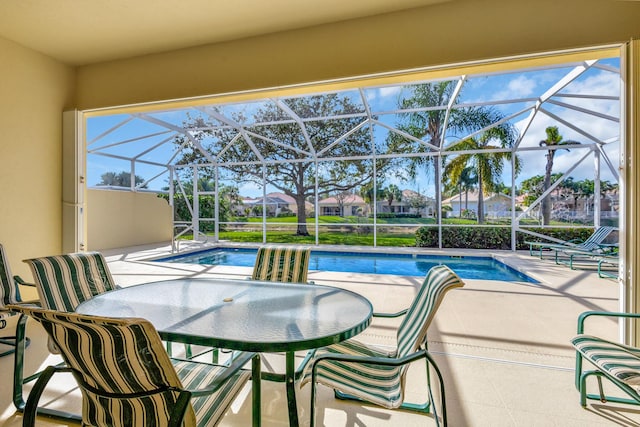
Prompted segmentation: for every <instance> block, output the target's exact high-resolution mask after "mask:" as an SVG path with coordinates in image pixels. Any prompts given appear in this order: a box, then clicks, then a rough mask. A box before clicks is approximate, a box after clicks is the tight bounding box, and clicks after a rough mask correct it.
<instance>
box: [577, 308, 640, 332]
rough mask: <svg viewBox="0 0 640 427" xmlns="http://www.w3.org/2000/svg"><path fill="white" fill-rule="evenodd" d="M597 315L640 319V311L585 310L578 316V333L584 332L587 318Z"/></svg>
mask: <svg viewBox="0 0 640 427" xmlns="http://www.w3.org/2000/svg"><path fill="white" fill-rule="evenodd" d="M592 316H597V317H622V318H631V319H640V313H618V312H612V311H585V312H584V313H582V314H580V316H578V334H584V322H585V321H586V320H587V318H589V317H592Z"/></svg>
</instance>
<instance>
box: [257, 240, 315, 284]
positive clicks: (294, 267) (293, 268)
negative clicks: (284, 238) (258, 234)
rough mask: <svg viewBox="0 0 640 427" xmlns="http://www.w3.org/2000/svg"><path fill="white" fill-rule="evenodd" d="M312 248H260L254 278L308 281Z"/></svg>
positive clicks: (272, 280) (276, 280) (279, 280)
mask: <svg viewBox="0 0 640 427" xmlns="http://www.w3.org/2000/svg"><path fill="white" fill-rule="evenodd" d="M310 256H311V248H308V247H296V246H263V247H261V248H259V249H258V254H257V256H256V263H255V266H254V267H253V275H252V276H251V278H252V279H253V280H266V281H271V282H294V283H306V282H307V273H308V271H309V257H310Z"/></svg>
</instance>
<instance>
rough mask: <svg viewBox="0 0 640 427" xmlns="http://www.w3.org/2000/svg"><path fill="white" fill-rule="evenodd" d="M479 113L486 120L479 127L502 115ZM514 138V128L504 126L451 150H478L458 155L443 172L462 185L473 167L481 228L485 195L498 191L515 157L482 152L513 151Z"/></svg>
mask: <svg viewBox="0 0 640 427" xmlns="http://www.w3.org/2000/svg"><path fill="white" fill-rule="evenodd" d="M479 110H482V114H478V115H477V116H476V117H481V116H484V117H483V119H482V120H480V121H478V122H476V124H477V125H478V126H482V125H484V124H485V123H487V124H491V123H497V122H499V120H500V114H499V113H498V112H497V111H495V110H492V109H479ZM478 113H480V112H478ZM484 127H486V126H482V127H481V128H484ZM515 135H516V134H515V130H514V129H513V127H512V126H511V125H509V124H507V123H502V124H499V125H497V126H494V127H492V128H489V129H487V130H486V131H485V132H483V133H481V134H479V135H477V136H474V137H470V138H466V139H464V140H462V141H460V142H459V143H457V144H455V145H454V146H452V147H450V149H451V150H453V149H455V150H460V151H470V150H479V151H478V152H475V153H463V154H459V155H456V156H455V157H454V158H453V159H452V160H451V161H449V163H447V165H446V166H445V170H444V174H445V176H446V177H447V179H449V180H451V181H460V179H461V176H462V174H463V173H464V172H463V171H464V170H465V169H466V168H469V167H471V168H473V169H474V170H475V172H476V176H477V180H478V210H477V215H478V224H483V223H484V193H485V191H486V192H495V191H497V189H498V188H499V183H500V180H501V176H502V171H503V169H504V163H505V162H507V161H511V157H512V155H513V154H512V152H511V151H506V152H503V151H498V152H494V151H491V152H482V151H483V150H484V151H487V150H493V149H500V148H508V147H511V146H512V145H513V143H514V141H515ZM496 142H497V143H499V145H495V143H496ZM515 160H516V161H515V165H516V171H515V173H516V174H517V173H519V171H520V162H519V160H518V158H517V157H516V159H515Z"/></svg>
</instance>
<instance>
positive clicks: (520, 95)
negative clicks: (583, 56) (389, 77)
mask: <svg viewBox="0 0 640 427" xmlns="http://www.w3.org/2000/svg"><path fill="white" fill-rule="evenodd" d="M599 64H603V65H604V66H606V67H611V68H612V69H618V68H619V60H618V59H617V58H615V59H606V60H600V61H599ZM573 68H574V66H573V65H572V66H565V67H557V68H552V69H543V70H522V71H517V72H512V73H508V74H496V75H483V76H473V75H471V76H465V84H464V87H463V90H462V91H461V93H460V96H459V98H458V101H457V103H463V104H465V103H479V102H499V101H505V100H508V99H509V100H519V101H518V102H515V101H513V102H509V103H505V102H503V103H500V104H497V105H495V106H494V107H495V108H496V109H498V110H499V111H500V112H501V113H502V114H503V115H505V116H510V115H514V114H516V113H517V112H519V111H522V110H523V109H524V108H526V107H527V106H532V105H534V104H535V102H536V101H535V100H536V99H538V98H539V97H541V96H542V95H543V94H544V93H545V92H546V91H548V90H549V89H550V88H551V87H553V86H554V85H556V84H557V83H558V81H560V80H561V79H562V77H563V76H565V75H567V74H568V73H569V72H571V70H572V69H573ZM455 77H457V76H455ZM620 90H621V88H620V76H619V74H618V73H616V72H611V71H609V70H603V69H596V68H592V69H590V70H588V71H586V72H585V73H584V74H582V75H581V76H580V77H579V78H577V79H576V80H575V81H573V82H571V83H569V84H568V85H567V86H566V87H564V88H562V89H561V91H560V93H562V94H565V95H574V96H571V97H556V98H553V99H554V101H557V102H559V103H560V104H549V103H545V104H543V108H544V109H545V110H547V111H548V112H549V113H550V115H547V114H545V113H543V112H538V113H537V114H536V116H535V118H534V120H533V121H531V122H530V123H529V121H528V117H529V111H527V112H524V113H522V114H520V115H517V116H515V117H513V118H512V119H511V120H510V122H511V123H512V124H513V125H514V126H515V127H516V128H517V129H518V130H519V131H520V132H522V131H523V130H524V129H526V130H527V131H526V133H525V134H524V136H523V137H522V141H521V143H520V147H537V146H538V144H539V142H540V140H542V139H544V138H545V129H546V127H547V126H553V125H555V126H558V127H559V128H560V132H561V134H562V136H563V138H564V139H565V140H574V141H577V142H581V143H591V142H593V141H592V139H591V137H594V138H595V139H597V140H599V141H603V142H607V144H605V145H604V151H605V152H606V153H607V155H608V156H609V158H610V159H611V161H612V162H613V164H614V167H616V168H617V165H618V162H619V150H620V143H619V139H618V138H619V135H620V124H619V123H618V122H616V121H615V120H611V118H617V117H619V116H620V101H617V100H597V99H595V100H594V99H588V98H585V97H584V96H585V95H591V96H593V95H597V96H601V95H606V96H619V95H620ZM364 92H365V94H366V98H367V101H368V103H369V106H370V107H371V109H372V110H373V111H374V112H379V113H381V114H380V117H381V119H380V120H381V121H384V122H385V123H388V124H390V125H393V124H394V122H397V117H396V116H395V115H392V114H382V113H384V112H388V111H392V110H394V109H396V108H397V107H396V106H397V102H398V98H399V96H400V95H401V94H402V87H401V86H393V87H375V88H365V89H364ZM575 95H577V96H578V97H575ZM351 96H352V99H353V100H354V102H358V103H361V102H360V100H359V98H358V93H357V91H352V92H351ZM562 103H566V104H570V105H572V106H574V107H575V108H574V109H571V108H566V106H563V105H562ZM261 105H262V104H261V103H260V102H254V103H251V104H241V105H225V106H222V107H220V108H221V111H222V112H223V113H225V114H229V113H230V112H244V114H245V115H247V116H250V114H251V112H252V111H253V110H255V109H256V108H259V107H260V106H261ZM584 110H592V111H596V112H597V114H596V115H592V114H586V113H585V112H584ZM190 114H191V115H197V114H201V113H200V112H198V111H195V110H191V111H190ZM153 116H154V117H155V118H157V119H160V120H163V121H166V122H170V123H173V124H175V125H180V124H181V123H182V121H183V120H185V118H186V114H185V111H167V112H160V113H156V114H153ZM554 116H555V117H554ZM556 117H558V118H560V120H562V121H563V122H564V123H562V122H558V120H557V119H556ZM209 120H211V119H210V117H209ZM213 121H214V122H215V120H213ZM527 125H528V127H527ZM571 126H573V128H572V127H571ZM375 129H376V130H375V131H374V137H375V138H385V136H386V134H387V132H388V131H386V130H385V129H384V128H382V127H376V128H375ZM86 132H87V142H88V149H89V153H90V154H88V156H87V176H88V185H89V186H90V187H91V186H94V185H96V184H97V183H99V182H100V180H101V178H100V177H101V175H102V174H103V173H105V172H109V171H113V172H120V171H125V170H126V171H128V170H129V168H130V165H131V161H130V160H122V159H116V158H114V157H105V156H100V155H96V154H91V153H92V150H96V149H99V151H100V152H102V153H108V154H110V155H113V156H121V157H129V158H130V157H134V156H139V157H140V158H144V159H147V160H151V159H155V160H154V161H157V162H159V163H166V162H167V161H168V160H169V159H170V158H171V156H172V150H173V148H174V147H175V146H174V145H173V144H171V143H166V141H167V139H168V138H170V137H171V136H172V135H174V133H172V132H171V131H169V130H167V129H166V128H163V127H161V126H159V125H158V124H156V123H151V122H149V121H145V120H141V119H140V118H136V117H133V118H132V117H131V116H128V115H113V116H98V117H91V118H89V119H88V120H87V126H86ZM145 135H152V136H150V137H143V136H145ZM456 136H457V137H462V135H456ZM123 141H125V142H123ZM163 141H165V143H164V144H160V143H161V142H163ZM156 145H157V146H156ZM99 147H102V148H99ZM585 152H586V150H585V149H572V150H570V151H566V150H559V151H557V152H556V155H555V159H554V169H553V171H554V173H560V172H564V171H567V170H568V169H569V168H571V167H572V166H574V165H575V164H576V162H577V161H578V159H579V158H580V157H582V156H583V155H584V153H585ZM545 154H546V151H536V152H533V151H521V152H519V154H518V155H519V156H520V158H521V160H522V164H523V165H524V168H523V171H522V173H521V174H520V175H519V176H518V177H517V179H516V185H519V184H520V183H521V182H522V180H523V179H526V178H529V177H531V176H533V175H542V174H543V173H544V167H545V163H546V159H545ZM164 171H165V168H164V167H161V166H148V165H143V164H140V163H136V164H135V173H136V175H140V176H142V177H144V178H145V179H150V178H152V177H154V176H156V175H159V174H160V176H159V177H158V178H156V179H154V180H153V181H152V182H151V184H150V185H149V188H151V189H160V188H162V187H164V186H166V185H167V182H168V178H167V177H168V175H167V174H166V173H164V174H163V172H164ZM593 171H594V156H593V154H590V155H589V156H587V158H586V159H585V160H584V161H583V162H582V163H580V164H579V165H578V166H577V167H576V169H575V170H574V171H573V172H572V174H571V176H572V177H574V180H581V179H593V177H594V173H593ZM601 179H603V180H608V181H610V182H616V177H615V175H614V174H613V172H612V171H611V170H609V168H608V167H607V166H606V165H605V163H604V162H602V164H601ZM432 181H433V180H432V179H428V178H427V175H426V174H424V173H423V174H422V176H420V177H419V178H418V180H417V181H416V182H405V181H401V180H399V179H398V178H397V177H396V176H395V175H393V174H391V175H389V176H388V177H387V179H386V183H387V185H388V184H396V185H398V186H399V187H400V188H403V189H404V188H409V189H413V190H419V191H420V192H422V193H423V194H426V195H429V196H432V195H433V194H434V192H435V191H434V183H433V182H432ZM503 181H504V182H505V184H507V185H509V184H510V182H511V171H510V167H506V168H505V173H504V174H503ZM273 190H274V188H269V187H268V188H267V192H270V191H273ZM240 193H241V194H242V195H243V196H251V197H256V196H259V195H261V194H262V189H261V188H259V187H256V186H255V185H248V184H247V185H243V186H241V187H240Z"/></svg>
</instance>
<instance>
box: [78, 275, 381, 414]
mask: <svg viewBox="0 0 640 427" xmlns="http://www.w3.org/2000/svg"><path fill="white" fill-rule="evenodd" d="M76 312H78V313H82V314H90V315H98V316H108V317H141V318H145V319H147V320H149V321H150V322H151V323H152V324H153V325H154V326H155V328H156V329H157V330H158V333H159V334H160V336H161V337H162V339H164V340H167V341H171V342H181V343H188V344H196V345H203V346H210V347H216V348H225V349H230V350H240V351H253V352H258V353H269V352H285V354H286V367H285V374H284V381H285V384H286V389H287V402H288V408H289V424H290V425H291V426H298V410H297V403H296V398H295V375H296V372H295V359H294V352H295V351H299V350H309V349H314V348H318V347H322V346H325V345H329V344H333V343H337V342H340V341H343V340H345V339H348V338H351V337H353V336H355V335H357V334H359V333H360V332H362V331H363V330H364V329H365V328H366V327H367V326H368V325H369V323H370V322H371V316H372V312H373V309H372V306H371V303H370V302H369V301H368V300H367V299H366V298H364V297H363V296H361V295H358V294H356V293H354V292H351V291H348V290H344V289H340V288H334V287H330V286H321V285H309V284H291V283H275V282H259V281H252V280H235V279H203V278H198V279H193V278H185V279H175V280H166V281H161V282H151V283H144V284H141V285H135V286H130V287H126V288H121V289H117V290H114V291H110V292H107V293H104V294H101V295H97V296H95V297H93V298H91V299H89V300H87V301H85V302H83V303H82V304H80V305H79V306H78V307H77V309H76ZM253 369H254V373H256V372H258V375H259V371H260V368H259V366H256V364H254V367H253ZM258 388H259V387H258ZM253 393H254V405H253V406H254V408H253V424H254V425H259V424H260V404H259V402H260V390H259V389H258V390H254V391H253Z"/></svg>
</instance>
